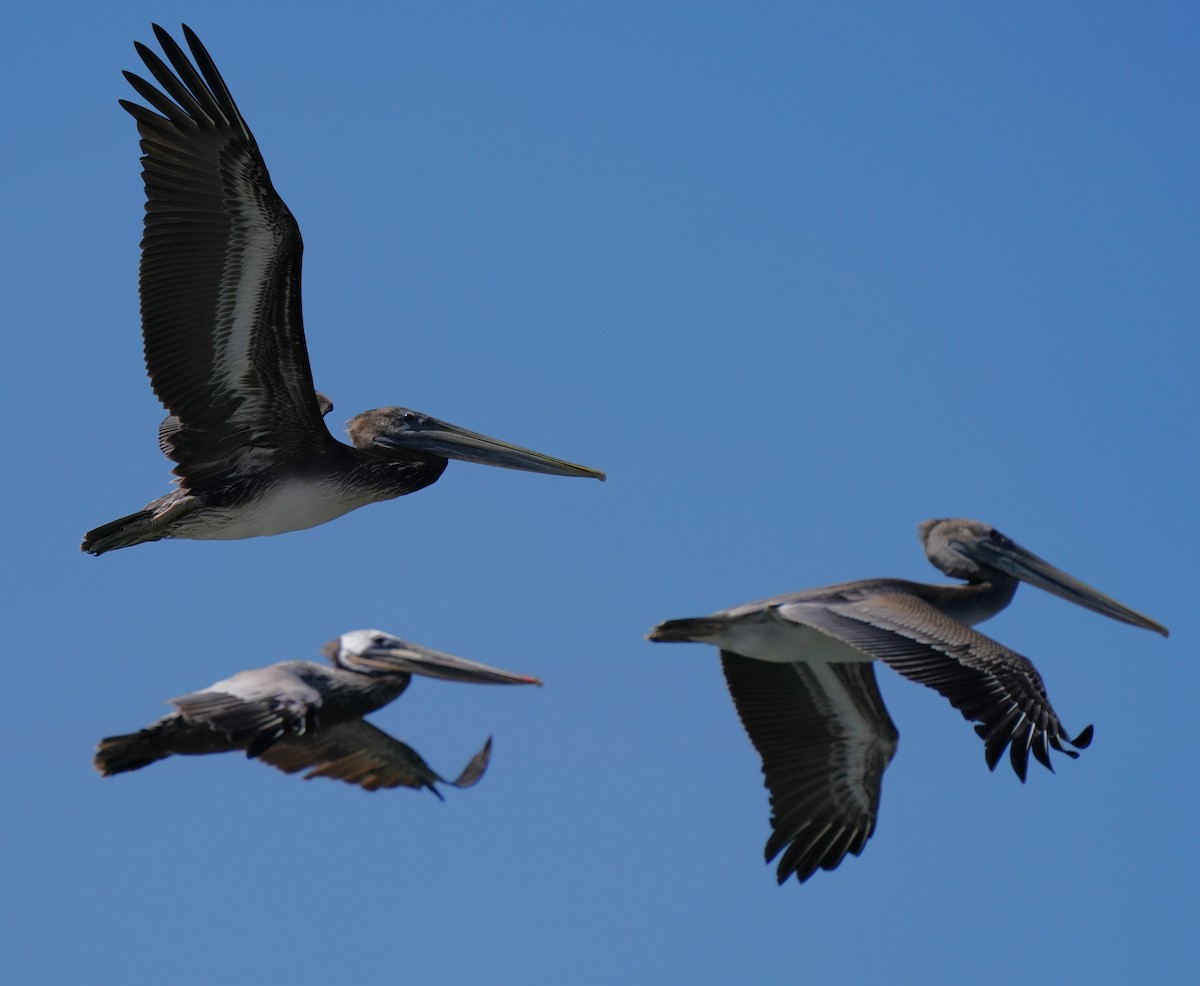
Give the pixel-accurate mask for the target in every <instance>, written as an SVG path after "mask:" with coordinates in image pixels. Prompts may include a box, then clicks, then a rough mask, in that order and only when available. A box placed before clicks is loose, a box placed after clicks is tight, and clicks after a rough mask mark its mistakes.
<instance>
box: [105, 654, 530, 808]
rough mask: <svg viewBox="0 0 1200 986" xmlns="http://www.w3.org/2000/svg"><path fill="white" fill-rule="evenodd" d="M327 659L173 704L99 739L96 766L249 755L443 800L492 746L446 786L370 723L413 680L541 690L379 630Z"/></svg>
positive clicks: (242, 676) (241, 675)
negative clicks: (144, 722)
mask: <svg viewBox="0 0 1200 986" xmlns="http://www.w3.org/2000/svg"><path fill="white" fill-rule="evenodd" d="M323 653H324V654H325V656H326V657H327V658H328V660H329V662H330V665H331V666H330V667H326V666H324V665H322V664H317V663H315V662H313V661H281V662H280V663H278V664H272V665H269V666H268V667H265V668H256V669H254V670H252V671H241V672H238V673H237V674H235V675H233V676H232V677H229V678H226V679H224V680H223V681H218V682H216V683H215V684H212V685H209V687H208V688H204V689H202V690H200V691H197V692H191V693H189V694H187V695H182V696H180V697H179V698H173V699H171V704H172V705H174V706H175V709H176V711H174V712H172V713H170V714H169V715H166V716H163V717H162V718H161V719H159V720H158V721H157V722H155V723H152V724H151V725H149V726H147V727H146V728H145V729H142V730H139V731H138V732H136V733H130V734H128V735H125V736H110V737H108V738H107V739H103V740H101V741H100V743H99V745H98V746H97V748H96V756H95V759H94V764H95V767H96V769H97V770H98V771H99V772H100V773H101V774H102V775H103V776H105V777H107V776H109V775H112V774H120V773H124V772H125V771H129V770H138V769H140V768H142V767H145V766H146V765H148V764H151V763H154V762H155V761H156V760H162V759H164V758H165V757H169V756H172V755H173V754H183V755H188V754H204V753H225V752H229V751H232V750H244V751H245V752H246V756H247V757H251V758H257V759H259V760H262V761H263V762H264V763H268V764H270V765H271V766H273V767H277V768H279V769H280V770H283V771H285V772H287V773H289V774H292V773H296V772H298V771H302V770H307V771H308V773H307V774H306V775H305V777H306V778H312V777H332V778H337V779H340V780H343V781H346V782H348V783H351V784H357V785H359V786H360V787H362V788H365V789H366V790H368V791H375V790H378V789H379V788H391V787H412V788H427V789H429V790H430V791H432V792H433V793H434V794H437V795H438V797H439V798H440V797H441V794H440V792H439V791H438V790H437V787H436V785H437V784H438V783H443V784H449V785H451V786H453V787H469V786H470V785H472V784H474V783H475V782H476V781H478V780H479V778H480V777H482V776H483V772H484V770H485V769H486V768H487V764H488V759H489V757H490V755H491V748H492V741H491V739H490V738H489V739H488V741H487V743H485V744H484V746H483V748H482V749H481V750H480V751H479V752H478V753H476V754H475V756H474V757H472V758H471V760H470V762H469V763H468V764H467V766H466V767H465V768H464V769H463V771H462V773H460V774H459V776H458V777H457V778H455V779H454V780H453V781H447V780H446V779H445V778H443V777H441V776H440V775H438V774H437V773H435V772H434V771H433V770H432V769H431V768H430V766H429V765H428V764H427V763H426V762H425V761H424V760H422V759H421V757H420V755H419V754H418V753H417V752H416V751H415V750H413V749H412V748H411V747H409V746H407V745H406V744H404V743H401V742H400V741H399V740H397V739H394V738H393V737H391V736H389V735H388V734H387V733H385V732H383V731H382V730H380V729H377V728H376V727H374V726H372V725H371V724H370V723H368V722H364V721H363V717H364V716H366V715H369V714H370V713H372V712H375V711H376V710H378V709H381V708H383V706H385V705H387V704H388V703H389V702H392V701H394V700H395V699H397V698H399V697H400V695H402V694H403V693H404V690H405V689H406V688H407V687H408V684H409V681H410V680H411V679H412V676H413V675H414V674H422V675H427V676H429V677H433V678H442V679H444V680H447V681H461V682H468V683H473V684H500V685H540V684H541V682H540V681H539V680H538V679H537V678H530V677H528V676H526V675H520V674H514V673H512V672H510V671H502V670H500V669H499V668H492V667H488V666H487V665H486V664H477V663H475V662H474V661H466V660H463V659H462V658H459V657H454V656H452V655H450V654H443V653H441V652H439V651H435V650H430V649H429V648H427V647H421V646H419V645H417V644H411V643H407V642H405V641H403V640H400V639H399V638H397V637H394V636H392V635H391V634H389V633H384V632H383V631H381V630H354V631H351V632H349V633H344V634H342V635H341V636H340V637H338V638H337V639H336V640H332V641H330V642H329V643H327V644H326V645H325V646H324V648H323Z"/></svg>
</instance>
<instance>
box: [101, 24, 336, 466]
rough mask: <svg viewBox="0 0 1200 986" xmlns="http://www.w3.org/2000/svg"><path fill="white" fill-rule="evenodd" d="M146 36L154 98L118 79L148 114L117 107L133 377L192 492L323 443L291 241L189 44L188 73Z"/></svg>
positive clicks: (176, 55) (246, 138)
mask: <svg viewBox="0 0 1200 986" xmlns="http://www.w3.org/2000/svg"><path fill="white" fill-rule="evenodd" d="M154 33H155V35H156V37H157V38H158V40H159V43H160V44H161V45H162V48H163V52H164V53H165V54H166V57H167V59H168V61H169V62H170V67H168V65H167V64H166V63H164V62H163V61H162V59H160V58H159V57H158V56H157V55H156V54H154V52H152V51H150V49H149V48H147V47H145V46H144V45H141V44H137V45H135V47H136V49H137V52H138V54H139V55H140V56H141V58H142V61H143V62H145V64H146V67H147V68H148V69H149V70H150V73H151V74H152V75H153V77H154V79H155V80H156V81H157V82H158V85H159V86H161V90H160V89H159V88H156V87H155V86H154V85H152V84H151V83H149V82H147V81H146V80H144V79H142V78H140V77H139V76H137V75H134V74H132V73H130V72H126V73H125V77H126V78H127V79H128V80H129V83H130V84H131V85H132V86H133V88H134V89H135V90H137V92H138V94H139V95H140V96H141V97H142V98H143V99H145V100H146V102H147V103H149V104H150V106H151V107H152V108H153V110H156V111H157V112H152V111H151V110H150V109H147V108H146V107H144V106H140V105H138V104H136V103H131V102H127V101H126V100H121V105H122V106H123V107H124V108H125V109H126V110H127V111H128V112H129V113H130V114H132V115H133V117H134V118H135V119H136V120H137V127H138V133H139V135H140V136H141V147H142V152H143V157H142V169H143V170H142V178H143V180H144V182H145V186H146V218H145V234H144V237H143V239H142V264H141V275H140V289H141V304H142V338H143V343H144V347H145V357H146V369H147V371H148V372H149V374H150V381H151V384H152V385H153V387H154V392H155V394H156V395H157V396H158V398H159V400H161V401H162V403H163V404H164V406H165V407H166V408H167V410H168V411H169V412H170V413H171V414H172V415H173V416H174V417H175V418H176V419H178V422H179V426H178V427H177V428H175V429H174V431H173V432H172V434H171V435H170V441H169V442H167V443H163V445H164V451H166V452H167V454H168V455H169V456H170V457H171V458H172V459H173V460H174V461H175V462H176V463H178V465H177V467H176V469H175V472H176V474H177V475H179V476H180V477H181V478H182V479H183V480H184V481H185V483H189V482H190V483H194V482H197V481H199V480H202V479H204V478H205V477H208V476H211V475H214V474H217V473H220V472H223V471H225V470H226V469H229V468H236V467H241V468H243V469H244V468H247V466H250V467H252V466H253V460H255V459H262V458H272V457H280V456H287V455H289V454H291V453H296V454H302V453H304V452H306V451H311V450H312V449H314V448H324V447H327V446H328V445H329V443H331V442H333V438H332V436H331V435H330V434H329V431H328V429H326V427H325V425H324V423H323V422H322V421H321V407H320V404H319V401H318V397H317V395H316V393H315V392H314V390H313V380H312V371H311V369H310V367H309V362H308V350H307V347H306V345H305V341H304V326H303V321H302V318H301V310H300V256H301V251H302V244H301V240H300V230H299V228H298V227H297V225H296V221H295V219H293V218H292V214H291V213H290V212H289V211H288V208H287V206H286V205H284V203H283V200H282V199H281V198H280V197H279V195H278V194H277V193H276V192H275V189H274V187H273V186H272V185H271V179H270V176H269V175H268V174H267V168H266V165H265V164H264V163H263V159H262V155H261V154H260V153H259V150H258V145H257V144H256V143H255V141H254V136H253V135H252V134H251V133H250V129H249V128H248V127H247V126H246V122H245V120H243V119H242V115H241V113H240V112H238V108H237V106H236V105H235V104H234V101H233V97H232V96H231V95H230V94H229V90H228V88H227V87H226V85H225V83H224V81H223V80H222V78H221V75H220V73H219V72H218V71H217V68H216V66H215V65H214V64H213V61H212V59H211V58H210V57H209V55H208V52H207V51H205V49H204V46H203V45H202V44H201V43H200V41H199V39H198V38H197V37H196V36H195V34H193V33H192V31H191V30H190V29H189V28H187V27H186V26H185V27H184V28H183V33H184V37H185V38H186V39H187V43H188V46H189V47H190V48H191V51H192V55H193V57H194V58H195V61H196V66H195V67H193V65H192V64H191V63H190V62H189V61H188V59H187V56H186V55H185V54H184V53H183V51H182V50H181V49H180V47H179V46H178V45H177V44H176V43H175V41H174V40H172V38H171V36H170V35H169V34H167V32H166V31H164V30H163V29H162V28H160V27H158V26H157V25H155V27H154ZM197 68H198V71H197ZM172 69H174V71H172ZM247 460H251V461H250V462H247Z"/></svg>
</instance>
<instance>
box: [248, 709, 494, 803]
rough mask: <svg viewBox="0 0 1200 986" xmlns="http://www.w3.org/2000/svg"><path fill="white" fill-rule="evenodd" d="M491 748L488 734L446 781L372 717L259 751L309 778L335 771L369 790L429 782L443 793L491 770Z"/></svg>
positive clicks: (281, 766) (284, 740) (333, 774)
mask: <svg viewBox="0 0 1200 986" xmlns="http://www.w3.org/2000/svg"><path fill="white" fill-rule="evenodd" d="M491 753H492V741H491V739H490V738H489V739H488V741H487V743H485V744H484V746H483V749H482V750H480V751H479V752H478V753H476V754H475V756H473V757H472V758H471V760H470V762H469V763H468V764H467V766H466V767H465V768H463V772H462V773H461V774H459V775H458V777H456V778H455V779H454V780H452V781H447V780H446V779H445V778H444V777H442V776H441V775H440V774H438V773H437V772H436V771H434V770H433V768H432V767H430V766H429V764H427V763H426V762H425V761H424V760H423V759H422V758H421V755H420V754H419V753H417V751H416V750H414V749H413V748H412V747H411V746H409V745H408V744H406V743H401V742H400V741H399V740H398V739H394V738H393V737H391V736H389V735H388V734H387V733H385V732H383V730H381V729H376V728H375V727H374V726H372V725H371V724H370V723H369V722H364V721H362V720H361V719H356V720H352V721H350V722H343V723H339V724H338V725H336V726H332V727H330V728H322V729H321V730H320V732H318V733H310V734H308V735H306V736H285V737H283V738H282V739H280V740H279V741H278V742H277V743H275V744H273V745H272V746H271V747H270V748H269V749H267V750H265V751H264V752H263V753H261V754H259V759H260V760H262V761H263V762H264V763H269V764H270V765H271V766H272V767H277V768H278V769H280V770H282V771H284V772H286V773H289V774H295V773H298V772H299V771H302V770H307V771H308V773H307V774H305V775H304V777H305V780H309V779H310V778H313V777H332V778H336V779H337V780H342V781H345V782H346V783H347V784H357V785H358V786H359V787H362V788H365V789H366V790H368V791H377V790H379V789H380V788H390V787H412V788H428V789H429V790H430V791H432V792H433V793H434V794H436V795H437V796H438V797H439V798H440V797H441V796H442V795H441V792H440V791H438V789H437V787H436V785H437V784H449V785H451V786H452V787H470V786H471V785H472V784H474V783H475V782H476V781H478V780H479V778H480V777H482V776H483V772H484V771H485V770H487V765H488V759H489V758H490V757H491Z"/></svg>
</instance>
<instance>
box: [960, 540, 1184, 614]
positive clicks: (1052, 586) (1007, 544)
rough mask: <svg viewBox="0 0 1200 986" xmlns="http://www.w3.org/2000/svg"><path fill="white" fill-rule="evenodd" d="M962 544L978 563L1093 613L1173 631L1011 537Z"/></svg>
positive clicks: (963, 548) (967, 553)
mask: <svg viewBox="0 0 1200 986" xmlns="http://www.w3.org/2000/svg"><path fill="white" fill-rule="evenodd" d="M959 547H960V548H961V550H962V551H963V553H964V554H966V555H967V556H968V557H970V558H972V559H974V560H975V561H977V562H982V563H984V564H987V565H991V566H993V567H994V568H998V569H1000V571H1002V572H1006V573H1008V574H1009V575H1011V576H1013V577H1014V578H1018V579H1020V580H1021V581H1022V582H1028V583H1029V584H1030V585H1035V586H1037V587H1038V588H1039V589H1044V590H1045V591H1046V592H1052V593H1054V595H1056V596H1058V597H1059V598H1061V599H1065V600H1067V602H1071V603H1075V605H1077V606H1082V607H1084V608H1085V609H1090V610H1091V611H1092V612H1093V613H1099V614H1100V615H1101V616H1107V617H1109V618H1111V619H1114V620H1120V621H1121V622H1122V623H1128V624H1130V625H1131V626H1135V627H1142V628H1143V629H1145V630H1153V631H1154V632H1155V633H1161V634H1162V635H1163V636H1164V637H1166V636H1169V635H1170V632H1169V631H1168V630H1167V628H1166V627H1165V626H1163V625H1162V624H1161V623H1158V622H1157V621H1155V620H1152V619H1150V617H1148V616H1143V615H1142V614H1141V613H1139V612H1137V611H1136V610H1132V609H1130V608H1129V607H1128V606H1123V605H1122V604H1121V603H1119V602H1117V601H1116V600H1115V599H1110V598H1109V597H1108V596H1106V595H1105V594H1104V593H1102V592H1101V591H1100V590H1099V589H1094V588H1092V587H1091V586H1090V585H1088V584H1087V583H1085V582H1080V581H1079V579H1077V578H1074V577H1073V576H1070V575H1068V574H1067V573H1066V572H1064V571H1062V570H1061V569H1058V568H1055V567H1054V566H1053V565H1051V564H1050V563H1049V562H1048V561H1046V560H1045V559H1044V558H1039V557H1038V556H1037V555H1035V554H1034V553H1033V552H1032V551H1029V550H1027V549H1025V548H1022V547H1021V546H1020V545H1019V544H1017V543H1016V542H1015V541H1012V540H1010V539H1008V538H1004V539H1003V540H998V539H996V538H975V539H974V540H972V541H969V542H967V541H962V542H959Z"/></svg>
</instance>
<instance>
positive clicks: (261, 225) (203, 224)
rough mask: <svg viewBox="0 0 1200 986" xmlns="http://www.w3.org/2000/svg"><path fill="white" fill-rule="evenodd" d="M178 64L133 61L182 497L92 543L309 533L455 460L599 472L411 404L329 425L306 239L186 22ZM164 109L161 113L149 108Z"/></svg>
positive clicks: (145, 324)
mask: <svg viewBox="0 0 1200 986" xmlns="http://www.w3.org/2000/svg"><path fill="white" fill-rule="evenodd" d="M154 33H155V35H156V36H157V38H158V40H159V43H160V44H161V45H162V48H163V51H164V53H165V54H166V57H167V61H168V62H169V63H170V65H169V66H168V64H167V63H166V62H164V61H163V60H162V59H161V58H159V57H158V56H157V55H156V54H154V52H152V51H151V50H150V49H149V48H146V47H145V46H144V45H141V44H136V45H135V48H136V49H137V52H138V54H139V55H140V56H141V58H142V61H143V62H145V64H146V67H147V68H148V69H149V70H150V73H151V75H152V76H153V77H154V79H155V80H156V81H157V83H158V86H159V87H161V88H158V87H156V86H154V85H153V84H151V83H149V82H147V81H146V80H145V79H142V78H141V77H139V76H137V75H134V74H133V73H131V72H126V73H125V77H126V79H128V81H129V83H130V84H131V85H132V86H133V88H134V89H135V90H136V91H137V93H138V94H139V95H140V96H141V97H142V98H143V99H145V101H146V102H147V103H149V104H150V107H153V109H149V108H147V107H145V106H141V105H139V104H136V103H131V102H128V101H126V100H121V101H120V102H121V106H122V107H124V109H125V110H127V111H128V112H129V113H130V114H131V115H132V116H133V117H134V119H135V120H136V121H137V128H138V134H139V135H140V137H141V148H142V155H143V156H142V178H143V181H144V184H145V188H146V216H145V227H144V232H145V235H144V237H143V239H142V260H141V272H140V277H139V286H140V296H141V312H142V341H143V346H144V351H145V358H146V370H147V372H148V373H149V376H150V381H151V384H152V386H153V388H154V393H155V394H156V395H157V396H158V398H159V400H161V401H162V403H163V405H164V406H165V407H166V408H167V410H168V412H169V414H168V417H167V419H166V420H165V421H164V422H163V424H162V425H161V427H160V429H159V447H160V448H161V450H162V451H163V453H164V454H165V455H166V456H167V457H168V458H169V459H171V460H172V461H173V462H174V463H175V464H176V465H175V468H174V473H175V476H176V477H177V478H176V483H177V488H176V489H175V490H174V491H172V492H170V493H168V494H166V495H165V496H161V497H159V498H158V499H156V500H153V501H151V502H150V503H148V504H147V505H146V506H145V507H144V508H143V509H142V510H139V511H138V512H137V513H134V514H130V515H129V516H127V517H122V518H120V519H118V520H115V521H112V522H111V523H109V524H105V525H103V526H102V527H98V528H96V529H95V530H93V531H90V532H88V533H87V534H86V535H84V539H83V544H82V550H84V551H87V552H89V553H91V554H95V555H99V554H103V553H104V552H106V551H112V550H114V549H116V548H125V547H129V546H130V545H134V544H141V543H142V542H144V541H157V540H160V539H162V538H199V539H217V540H227V539H237V538H249V537H261V536H267V535H273V534H281V533H284V532H286V531H294V530H302V529H304V528H307V527H314V526H316V525H318V524H323V523H325V522H326V521H329V520H332V519H334V518H335V517H339V516H341V515H342V514H344V513H347V512H349V511H351V510H354V509H356V508H357V507H361V506H363V505H364V504H367V503H374V502H377V501H380V500H389V499H392V498H394V497H398V496H403V495H404V494H406V493H412V492H414V491H416V490H420V489H424V488H425V487H426V486H429V485H431V484H433V483H435V482H436V481H437V480H438V478H439V477H440V476H441V474H442V472H443V471H444V470H445V468H446V465H447V462H448V460H449V459H462V460H466V461H471V462H479V463H483V464H485V465H494V466H503V467H505V468H509V469H521V470H526V471H529V472H540V473H547V474H551V475H559V476H583V477H591V478H594V479H600V480H603V479H604V474H603V473H602V472H599V471H598V470H595V469H589V468H588V467H586V466H580V465H576V464H574V463H571V462H565V461H563V460H561V459H556V458H553V457H551V456H548V455H543V454H541V453H539V452H532V451H530V450H529V449H524V448H521V447H519V446H516V445H510V444H508V443H507V442H502V441H499V440H498V439H494V438H489V437H487V436H486V435H481V434H478V433H477V432H472V431H468V430H467V429H465V428H460V427H458V426H457V425H451V424H448V423H447V422H444V421H440V420H438V419H437V418H432V417H430V416H428V415H424V414H421V413H420V412H416V411H411V410H409V409H407V408H403V407H385V408H377V409H376V410H373V411H366V412H363V413H362V414H359V415H356V416H355V417H353V418H351V420H350V422H349V423H348V431H349V435H350V440H351V443H352V444H351V445H350V446H347V445H344V444H342V443H341V442H339V441H337V440H336V439H335V438H334V437H333V436H332V435H331V434H330V432H329V430H328V428H326V427H325V424H324V422H323V420H322V419H323V418H324V416H325V415H326V414H327V413H328V412H329V411H330V410H331V409H332V407H333V404H332V402H331V401H330V400H329V399H328V398H327V397H326V396H325V395H323V394H321V393H318V392H317V391H316V390H315V389H314V387H313V378H312V369H311V367H310V366H309V360H308V349H307V345H306V343H305V339H304V324H303V320H302V318H301V309H300V259H301V253H302V250H303V244H302V242H301V239H300V229H299V227H298V226H297V225H296V220H295V219H294V218H293V217H292V214H291V212H290V211H289V210H288V208H287V206H286V205H285V204H284V202H283V200H282V199H281V198H280V197H279V195H278V193H276V191H275V188H274V186H273V185H272V184H271V179H270V176H269V175H268V173H267V167H266V164H265V163H264V162H263V158H262V155H261V154H260V153H259V149H258V145H257V143H256V142H255V140H254V136H253V135H252V134H251V132H250V129H249V127H247V125H246V121H245V120H244V119H243V118H242V115H241V113H240V112H239V111H238V108H237V106H236V104H235V103H234V101H233V97H232V96H231V95H230V93H229V89H228V87H227V86H226V85H225V82H224V80H223V79H222V78H221V74H220V73H219V72H218V71H217V67H216V65H215V64H214V63H213V60H212V58H211V57H210V56H209V54H208V52H207V51H206V50H205V49H204V46H203V45H202V44H201V43H200V40H199V39H198V38H197V37H196V36H195V34H194V33H192V31H191V30H190V29H189V28H187V27H186V26H185V27H184V28H183V33H184V37H185V38H186V40H187V43H188V46H189V48H190V49H191V52H192V56H193V58H194V59H195V65H193V64H192V62H190V61H189V60H188V57H187V55H185V54H184V52H183V50H182V49H181V48H180V47H179V45H178V44H176V43H175V41H174V40H173V39H172V38H171V36H170V35H169V34H167V32H166V31H164V30H163V29H162V28H160V27H158V26H157V25H155V26H154ZM155 111H157V112H155Z"/></svg>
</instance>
